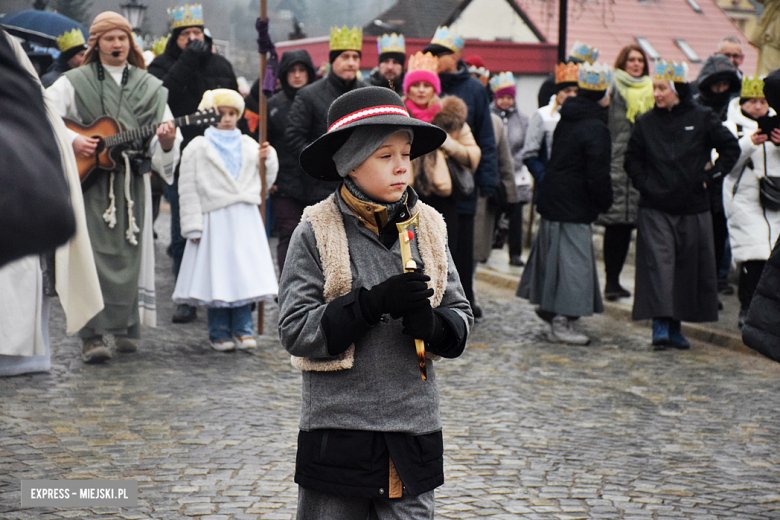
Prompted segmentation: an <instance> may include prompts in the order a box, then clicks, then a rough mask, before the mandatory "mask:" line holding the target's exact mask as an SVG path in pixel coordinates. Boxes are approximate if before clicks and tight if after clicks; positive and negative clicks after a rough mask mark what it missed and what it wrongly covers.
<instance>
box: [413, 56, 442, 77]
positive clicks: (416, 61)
mask: <svg viewBox="0 0 780 520" xmlns="http://www.w3.org/2000/svg"><path fill="white" fill-rule="evenodd" d="M416 70H425V71H428V72H432V73H433V74H438V70H439V58H438V57H436V56H434V55H433V54H431V53H430V52H426V53H425V54H423V53H422V52H418V53H417V54H413V55H412V56H409V65H408V66H407V67H406V72H407V73H409V72H414V71H416Z"/></svg>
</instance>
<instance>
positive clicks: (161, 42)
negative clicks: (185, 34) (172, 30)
mask: <svg viewBox="0 0 780 520" xmlns="http://www.w3.org/2000/svg"><path fill="white" fill-rule="evenodd" d="M170 37H171V35H170V34H169V35H168V36H163V37H162V38H156V39H155V40H154V42H153V43H152V52H153V53H154V55H155V56H159V55H160V54H162V53H163V52H165V47H166V46H167V45H168V38H170Z"/></svg>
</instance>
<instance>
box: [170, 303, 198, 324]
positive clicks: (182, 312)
mask: <svg viewBox="0 0 780 520" xmlns="http://www.w3.org/2000/svg"><path fill="white" fill-rule="evenodd" d="M197 317H198V310H197V309H196V308H195V307H193V306H192V305H187V304H186V303H182V304H181V305H179V306H178V307H176V312H174V313H173V318H171V321H172V322H174V323H190V322H191V321H195V319H196V318H197Z"/></svg>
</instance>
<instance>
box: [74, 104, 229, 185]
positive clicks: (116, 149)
mask: <svg viewBox="0 0 780 520" xmlns="http://www.w3.org/2000/svg"><path fill="white" fill-rule="evenodd" d="M221 118H222V116H220V115H219V114H218V113H217V112H216V111H215V110H214V109H211V110H207V111H204V112H196V113H194V114H190V115H188V116H182V117H177V118H176V119H174V120H173V126H174V127H176V128H179V127H182V126H192V125H211V124H216V123H218V122H219V121H220V119H221ZM64 121H65V126H67V127H68V128H69V129H71V130H73V131H74V132H76V133H77V134H80V135H83V136H85V137H94V138H95V139H97V140H98V144H97V148H95V153H94V154H93V155H90V156H86V157H85V156H83V155H76V165H77V166H78V171H79V178H80V179H81V184H82V185H83V184H84V183H85V182H86V181H87V179H88V178H89V177H90V176H91V175H92V174H93V173H95V171H96V170H106V171H111V170H113V169H114V168H116V166H117V162H120V161H122V152H123V151H124V150H126V149H127V148H128V146H129V144H130V143H131V142H133V141H135V140H137V139H146V138H147V137H149V136H153V135H155V133H157V128H158V127H159V126H160V124H161V123H155V124H152V125H147V126H142V127H140V128H134V129H132V130H125V128H124V125H122V123H120V122H119V121H117V120H116V119H114V118H113V117H110V116H102V117H99V118H97V119H95V121H94V122H93V123H92V124H91V125H89V126H85V125H82V124H81V123H79V122H77V121H73V120H71V119H67V118H65V119H64Z"/></svg>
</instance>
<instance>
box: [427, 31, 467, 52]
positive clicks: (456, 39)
mask: <svg viewBox="0 0 780 520" xmlns="http://www.w3.org/2000/svg"><path fill="white" fill-rule="evenodd" d="M431 43H432V44H435V45H441V46H442V47H446V48H447V49H449V50H451V51H452V52H460V50H461V49H462V48H463V46H464V45H466V40H464V39H463V37H461V36H458V35H457V34H455V33H454V32H452V30H450V28H449V27H446V26H445V27H439V28H438V29H436V33H435V34H434V35H433V39H432V40H431Z"/></svg>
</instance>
